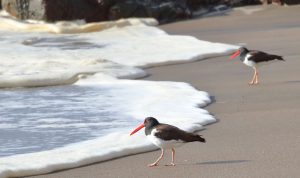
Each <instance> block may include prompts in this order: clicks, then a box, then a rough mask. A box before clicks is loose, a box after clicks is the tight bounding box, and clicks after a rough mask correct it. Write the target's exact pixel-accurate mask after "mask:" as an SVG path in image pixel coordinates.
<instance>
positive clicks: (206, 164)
mask: <svg viewBox="0 0 300 178" xmlns="http://www.w3.org/2000/svg"><path fill="white" fill-rule="evenodd" d="M247 9H248V10H247ZM251 12H253V13H252V14H251ZM299 17H300V6H290V7H279V6H253V7H247V8H241V9H239V10H238V9H237V10H234V11H231V12H230V13H229V14H228V15H225V16H217V17H210V18H205V19H195V20H189V21H183V22H178V23H173V24H168V25H164V26H161V28H162V29H164V30H166V31H167V32H169V33H171V34H182V35H193V36H196V37H197V38H199V39H204V40H209V41H216V42H224V43H231V44H238V43H244V44H247V46H248V47H249V48H252V49H260V50H264V51H267V52H270V53H274V54H279V55H283V56H284V58H285V59H286V62H277V63H273V64H270V65H268V66H265V67H263V68H261V71H260V74H261V84H260V85H258V86H251V87H250V86H248V84H247V83H248V81H249V80H250V79H251V77H252V72H253V71H252V69H250V68H248V67H246V66H244V65H243V64H242V63H241V62H240V61H239V60H229V58H228V56H224V57H218V58H212V59H208V60H203V61H200V62H194V63H187V64H180V65H169V66H162V67H156V68H151V69H149V70H148V72H149V73H151V74H152V75H151V76H150V77H148V78H146V79H147V80H168V81H169V80H170V81H182V82H188V83H191V84H192V85H193V86H195V87H196V88H199V89H200V90H204V91H208V92H209V93H210V94H211V95H212V98H214V100H215V102H214V103H213V104H211V105H209V106H208V107H207V108H206V109H207V110H208V111H209V112H210V113H212V114H213V115H215V117H216V118H218V119H219V122H218V123H216V124H212V125H209V126H207V127H206V128H207V129H206V130H204V131H202V132H201V134H202V135H204V137H205V138H206V139H207V143H205V144H200V143H191V144H187V145H185V146H183V147H180V148H178V149H177V155H176V162H177V166H175V167H166V166H163V165H164V164H165V163H168V162H169V161H170V153H169V152H167V154H166V157H165V159H164V160H163V161H162V163H161V166H158V167H155V168H148V167H147V166H146V165H147V164H148V163H150V162H152V161H154V160H155V159H156V158H157V157H158V156H159V154H160V152H159V151H154V152H150V153H144V154H138V155H133V156H128V157H123V158H119V159H115V160H111V161H106V162H102V163H98V164H93V165H89V166H84V167H80V168H76V169H70V170H65V171H60V172H56V173H52V174H47V175H41V176H36V177H40V178H71V177H72V178H77V177H78V178H79V177H80V178H93V177H103V178H117V177H120V178H127V177H128V178H131V177H132V178H140V177H155V178H160V177H161V178H166V177H176V178H192V177H195V178H198V177H205V178H247V177H251V178H268V177H270V178H297V177H300V18H299ZM178 45H180V42H178ZM170 109H172V108H170Z"/></svg>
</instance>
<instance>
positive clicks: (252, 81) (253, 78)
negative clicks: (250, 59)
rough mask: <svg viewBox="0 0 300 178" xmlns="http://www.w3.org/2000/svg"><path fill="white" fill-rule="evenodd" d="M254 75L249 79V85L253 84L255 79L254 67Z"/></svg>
mask: <svg viewBox="0 0 300 178" xmlns="http://www.w3.org/2000/svg"><path fill="white" fill-rule="evenodd" d="M254 70H255V71H254V75H253V77H252V80H251V82H249V85H253V84H254V80H255V78H256V68H254Z"/></svg>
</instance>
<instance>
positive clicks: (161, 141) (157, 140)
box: [130, 117, 205, 167]
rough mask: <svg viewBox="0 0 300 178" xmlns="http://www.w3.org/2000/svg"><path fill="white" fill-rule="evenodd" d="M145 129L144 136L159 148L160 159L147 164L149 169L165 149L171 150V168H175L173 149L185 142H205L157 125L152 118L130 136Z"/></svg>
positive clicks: (197, 136)
mask: <svg viewBox="0 0 300 178" xmlns="http://www.w3.org/2000/svg"><path fill="white" fill-rule="evenodd" d="M143 127H145V134H146V136H147V138H149V139H150V140H151V142H152V143H153V144H154V145H156V146H158V147H160V148H161V155H160V157H159V158H158V159H157V160H156V161H155V162H154V163H152V164H149V165H148V166H149V167H153V166H157V165H158V162H159V161H160V160H161V159H162V158H163V156H164V150H165V149H171V150H172V162H171V166H175V163H174V157H175V149H174V148H175V147H178V146H181V145H182V144H184V143H186V142H195V141H199V142H205V139H204V138H202V137H201V135H196V134H193V133H188V132H185V131H183V130H181V129H179V128H177V127H175V126H172V125H168V124H162V123H159V122H158V121H157V120H156V119H155V118H153V117H147V118H146V119H145V121H144V123H143V124H141V125H140V126H138V127H137V128H136V129H135V130H134V131H132V132H131V134H130V135H133V134H134V133H136V132H137V131H139V130H141V129H142V128H143Z"/></svg>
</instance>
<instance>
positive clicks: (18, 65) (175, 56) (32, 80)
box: [0, 17, 237, 88]
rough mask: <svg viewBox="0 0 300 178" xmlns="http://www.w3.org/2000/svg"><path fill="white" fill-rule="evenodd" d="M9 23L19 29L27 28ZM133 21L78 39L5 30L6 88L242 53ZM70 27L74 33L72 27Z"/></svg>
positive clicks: (129, 74) (0, 40) (134, 73)
mask: <svg viewBox="0 0 300 178" xmlns="http://www.w3.org/2000/svg"><path fill="white" fill-rule="evenodd" d="M6 19H7V18H5V17H2V18H0V24H2V26H4V25H3V24H7V22H6ZM8 19H9V20H10V21H12V24H13V25H12V26H13V27H15V26H16V27H18V25H17V24H18V23H21V24H22V25H24V24H23V23H24V22H18V21H17V20H14V19H11V18H8ZM122 21H126V20H122ZM131 21H132V22H131V23H130V24H129V25H127V26H126V25H124V26H122V27H119V26H116V27H111V28H109V29H106V30H101V31H96V32H93V33H81V34H76V35H70V34H49V33H41V32H38V33H37V32H35V33H32V31H43V30H40V28H37V27H35V26H34V25H35V24H32V23H29V24H26V25H27V26H30V28H29V29H27V30H22V28H21V29H19V28H16V29H18V31H15V32H12V31H8V30H7V29H6V30H0V46H1V48H0V59H1V64H0V74H1V76H0V87H1V88H5V87H36V86H50V85H65V84H72V83H75V82H76V81H77V80H78V76H79V75H81V74H94V73H99V72H100V73H105V74H108V75H112V76H114V77H118V78H134V77H142V76H145V75H146V73H145V72H144V71H143V70H141V69H138V68H135V67H149V66H155V65H161V64H170V63H178V62H184V61H195V60H200V59H203V58H207V57H211V56H217V55H224V54H229V53H231V52H233V51H234V50H236V49H237V47H236V46H233V45H227V44H220V43H211V42H207V41H201V40H198V39H196V38H194V37H190V36H177V35H168V34H167V33H165V32H164V31H162V30H160V29H158V28H157V27H152V26H146V25H145V24H154V23H150V22H151V20H149V19H134V20H131ZM16 23H17V24H16ZM105 23H106V22H101V24H105ZM107 23H108V24H110V23H113V22H107ZM115 23H116V22H115ZM39 24H40V25H41V26H43V25H44V26H47V25H49V24H45V23H39ZM51 25H52V26H55V27H57V28H60V26H59V25H57V24H51ZM86 25H90V24H86ZM0 27H1V25H0ZM45 28H46V27H45ZM69 28H70V29H73V27H72V25H71V26H69ZM4 29H5V28H4ZM32 29H34V30H32ZM74 29H75V27H74ZM28 31H30V32H28ZM11 49H14V50H11ZM129 66H131V67H129Z"/></svg>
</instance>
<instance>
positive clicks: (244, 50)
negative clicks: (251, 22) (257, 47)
mask: <svg viewBox="0 0 300 178" xmlns="http://www.w3.org/2000/svg"><path fill="white" fill-rule="evenodd" d="M239 50H240V55H242V54H246V53H248V52H249V50H248V49H247V48H246V47H243V46H242V47H240V48H239Z"/></svg>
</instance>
